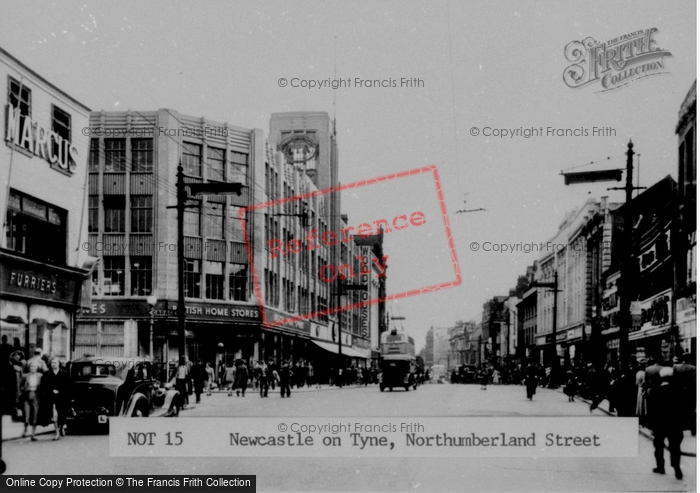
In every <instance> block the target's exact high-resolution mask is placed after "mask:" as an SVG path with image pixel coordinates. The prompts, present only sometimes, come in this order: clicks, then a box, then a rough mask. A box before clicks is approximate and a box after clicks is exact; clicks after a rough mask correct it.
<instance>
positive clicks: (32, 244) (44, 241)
mask: <svg viewBox="0 0 700 493" xmlns="http://www.w3.org/2000/svg"><path fill="white" fill-rule="evenodd" d="M6 221H7V230H6V235H7V238H6V240H7V241H6V245H7V248H8V249H9V250H13V251H15V252H18V253H22V254H25V255H26V256H27V257H31V258H33V259H35V260H39V261H44V262H50V263H55V264H65V262H66V225H65V223H66V211H64V210H63V209H59V208H57V207H54V206H52V205H50V204H48V203H46V202H42V201H40V200H37V199H34V198H32V197H29V196H28V195H24V194H21V193H19V192H16V191H14V190H11V191H10V197H9V200H8V206H7V218H6Z"/></svg>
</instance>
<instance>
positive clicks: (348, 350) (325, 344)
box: [311, 339, 368, 359]
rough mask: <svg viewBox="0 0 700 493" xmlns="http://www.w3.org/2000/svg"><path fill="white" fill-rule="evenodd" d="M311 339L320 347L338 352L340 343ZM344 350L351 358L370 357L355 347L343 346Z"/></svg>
mask: <svg viewBox="0 0 700 493" xmlns="http://www.w3.org/2000/svg"><path fill="white" fill-rule="evenodd" d="M311 341H312V342H313V343H314V344H316V345H317V346H318V347H320V348H322V349H325V350H326V351H329V352H331V353H334V354H338V345H337V344H334V343H332V342H323V341H317V340H315V339H311ZM342 352H343V354H344V355H345V356H349V357H350V358H363V359H367V358H368V357H367V356H365V355H364V354H362V353H360V352H359V351H356V350H355V349H353V348H350V347H347V346H343V347H342Z"/></svg>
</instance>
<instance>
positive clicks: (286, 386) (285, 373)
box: [279, 363, 294, 397]
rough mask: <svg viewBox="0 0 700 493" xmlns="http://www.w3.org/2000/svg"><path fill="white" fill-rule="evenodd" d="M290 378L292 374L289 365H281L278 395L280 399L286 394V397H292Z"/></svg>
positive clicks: (292, 376)
mask: <svg viewBox="0 0 700 493" xmlns="http://www.w3.org/2000/svg"><path fill="white" fill-rule="evenodd" d="M292 378H294V372H292V370H291V368H290V367H289V364H288V363H285V364H283V365H282V368H281V369H280V371H279V384H280V395H281V396H282V397H284V394H285V393H286V394H287V397H291V396H292V395H291V387H290V385H291V380H292Z"/></svg>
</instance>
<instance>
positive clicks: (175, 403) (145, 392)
mask: <svg viewBox="0 0 700 493" xmlns="http://www.w3.org/2000/svg"><path fill="white" fill-rule="evenodd" d="M156 371H157V368H156V366H155V365H154V364H153V363H151V361H150V360H148V359H146V358H113V357H109V356H102V357H98V356H93V357H89V358H80V359H77V360H75V361H72V362H71V363H70V367H69V375H70V387H69V399H70V407H69V412H68V422H69V425H70V426H69V428H71V429H72V430H75V429H76V428H79V427H80V425H101V426H106V425H107V424H108V423H109V418H110V417H114V416H120V417H129V416H133V417H148V416H168V417H169V416H178V415H179V414H180V407H181V406H182V396H180V393H179V392H178V391H177V390H171V389H166V388H164V387H162V386H161V384H160V382H159V381H158V379H157V378H156V375H155V372H156Z"/></svg>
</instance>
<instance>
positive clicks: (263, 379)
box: [258, 361, 272, 397]
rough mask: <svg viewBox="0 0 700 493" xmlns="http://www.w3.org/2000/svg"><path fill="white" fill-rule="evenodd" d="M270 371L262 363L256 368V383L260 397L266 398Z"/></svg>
mask: <svg viewBox="0 0 700 493" xmlns="http://www.w3.org/2000/svg"><path fill="white" fill-rule="evenodd" d="M271 377H272V375H270V369H269V367H268V366H267V365H266V364H265V362H264V361H263V362H262V364H260V365H259V366H258V383H259V387H260V397H267V392H268V390H269V388H270V379H271Z"/></svg>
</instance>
